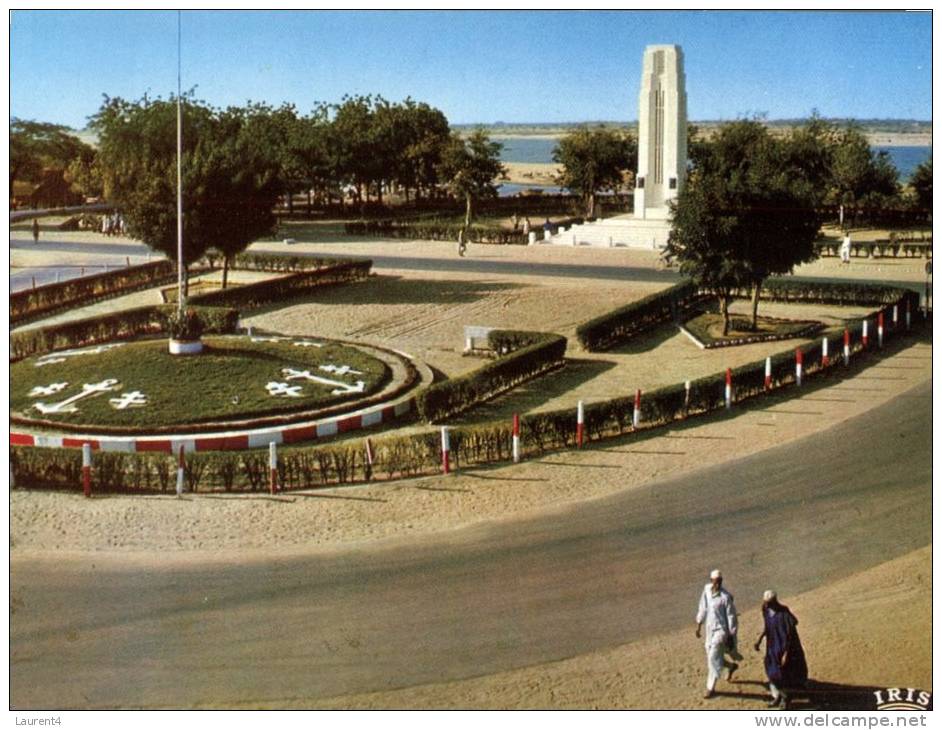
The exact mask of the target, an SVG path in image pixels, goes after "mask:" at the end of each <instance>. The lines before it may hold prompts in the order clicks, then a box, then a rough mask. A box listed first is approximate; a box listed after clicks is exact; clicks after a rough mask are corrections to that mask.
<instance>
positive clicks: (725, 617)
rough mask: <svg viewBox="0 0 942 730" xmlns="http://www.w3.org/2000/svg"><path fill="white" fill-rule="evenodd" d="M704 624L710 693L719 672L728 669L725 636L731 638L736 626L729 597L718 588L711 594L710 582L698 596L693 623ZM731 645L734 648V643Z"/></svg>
mask: <svg viewBox="0 0 942 730" xmlns="http://www.w3.org/2000/svg"><path fill="white" fill-rule="evenodd" d="M704 622H705V626H704V629H705V636H704V648H705V649H706V655H707V689H708V690H710V691H712V690H713V688H714V687H715V686H716V680H717V679H719V677H720V674H722V672H723V668H724V667H726V668H729V667H731V666H732V665H731V664H730V663H729V662H727V661H726V659H725V657H724V654H725V653H726V650H727V639H728V638H729V637H733V638H734V639H735V636H736V631H737V629H738V627H739V624H738V620H737V617H736V606H735V605H734V604H733V596H732V594H731V593H730V592H729V591H727V590H726V589H725V588H720V590H719V592H718V593H713V586H712V585H711V584H710V583H707V584H706V585H705V586H704V587H703V593H702V594H701V595H700V606H699V608H698V609H697V623H698V624H701V623H704ZM733 646H734V647H735V644H734V645H733ZM734 650H735V649H734Z"/></svg>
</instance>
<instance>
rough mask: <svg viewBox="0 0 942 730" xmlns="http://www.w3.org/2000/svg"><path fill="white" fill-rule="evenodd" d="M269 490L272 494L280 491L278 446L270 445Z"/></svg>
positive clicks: (273, 443)
mask: <svg viewBox="0 0 942 730" xmlns="http://www.w3.org/2000/svg"><path fill="white" fill-rule="evenodd" d="M268 489H269V490H270V491H271V493H272V494H275V493H276V492H277V491H278V445H277V444H276V443H275V442H274V441H272V442H270V443H269V444H268Z"/></svg>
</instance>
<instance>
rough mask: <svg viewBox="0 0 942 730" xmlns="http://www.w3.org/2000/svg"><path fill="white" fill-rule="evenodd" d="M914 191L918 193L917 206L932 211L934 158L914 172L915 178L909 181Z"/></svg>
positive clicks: (921, 164) (923, 163)
mask: <svg viewBox="0 0 942 730" xmlns="http://www.w3.org/2000/svg"><path fill="white" fill-rule="evenodd" d="M909 184H910V185H911V186H912V189H913V191H914V192H915V193H916V204H917V205H918V206H919V207H920V208H923V209H926V210H932V158H931V157H930V158H929V159H928V160H926V161H925V162H922V163H920V164H919V166H918V167H917V168H916V169H915V170H914V171H913V176H912V178H910V180H909Z"/></svg>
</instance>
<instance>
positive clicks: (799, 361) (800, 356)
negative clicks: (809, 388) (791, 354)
mask: <svg viewBox="0 0 942 730" xmlns="http://www.w3.org/2000/svg"><path fill="white" fill-rule="evenodd" d="M803 364H804V353H803V352H802V351H801V348H800V347H796V348H795V385H797V386H798V387H801V374H802V373H801V371H802V365H803Z"/></svg>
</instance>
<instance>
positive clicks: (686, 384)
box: [684, 380, 690, 415]
mask: <svg viewBox="0 0 942 730" xmlns="http://www.w3.org/2000/svg"><path fill="white" fill-rule="evenodd" d="M689 411H690V381H689V380H685V381H684V415H687V413H688V412H689Z"/></svg>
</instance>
